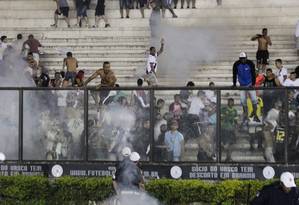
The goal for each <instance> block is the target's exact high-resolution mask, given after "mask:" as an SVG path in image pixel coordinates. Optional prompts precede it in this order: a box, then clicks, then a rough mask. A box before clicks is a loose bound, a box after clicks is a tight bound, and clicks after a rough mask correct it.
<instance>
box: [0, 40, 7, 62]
mask: <svg viewBox="0 0 299 205" xmlns="http://www.w3.org/2000/svg"><path fill="white" fill-rule="evenodd" d="M7 46H8V44H7V36H1V41H0V61H2V60H3V53H4V51H5V49H6V48H7Z"/></svg>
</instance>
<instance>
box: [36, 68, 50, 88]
mask: <svg viewBox="0 0 299 205" xmlns="http://www.w3.org/2000/svg"><path fill="white" fill-rule="evenodd" d="M41 70H42V73H41V75H40V77H39V80H38V87H49V84H50V77H49V74H48V70H47V69H46V68H44V67H42V69H41Z"/></svg>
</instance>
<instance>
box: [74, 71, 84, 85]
mask: <svg viewBox="0 0 299 205" xmlns="http://www.w3.org/2000/svg"><path fill="white" fill-rule="evenodd" d="M75 86H77V87H83V86H84V71H83V70H79V72H78V74H77V75H76V78H75Z"/></svg>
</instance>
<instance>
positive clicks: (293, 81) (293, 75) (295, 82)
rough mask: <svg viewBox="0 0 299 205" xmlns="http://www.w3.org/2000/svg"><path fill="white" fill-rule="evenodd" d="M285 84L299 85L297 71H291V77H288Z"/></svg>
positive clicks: (288, 85)
mask: <svg viewBox="0 0 299 205" xmlns="http://www.w3.org/2000/svg"><path fill="white" fill-rule="evenodd" d="M283 86H285V87H294V86H299V78H298V79H296V73H295V72H291V74H290V78H288V79H286V80H285V81H284V84H283Z"/></svg>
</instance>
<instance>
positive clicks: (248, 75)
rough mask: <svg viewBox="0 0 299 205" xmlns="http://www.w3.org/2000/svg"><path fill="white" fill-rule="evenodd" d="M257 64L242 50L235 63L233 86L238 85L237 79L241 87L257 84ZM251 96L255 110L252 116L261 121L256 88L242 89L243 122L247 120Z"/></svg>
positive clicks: (251, 86) (250, 86)
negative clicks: (258, 113) (248, 97)
mask: <svg viewBox="0 0 299 205" xmlns="http://www.w3.org/2000/svg"><path fill="white" fill-rule="evenodd" d="M255 77H256V75H255V65H254V63H253V62H252V61H251V60H248V59H247V55H246V53H245V52H241V53H240V56H239V60H238V61H236V62H235V63H234V66H233V86H234V87H236V85H237V79H238V81H239V84H240V86H241V87H246V88H253V87H254V85H255ZM248 95H249V96H250V99H251V101H252V105H253V112H252V113H251V115H250V118H253V120H254V121H256V122H260V120H259V118H258V116H257V114H256V110H257V103H258V101H257V97H256V92H255V90H242V91H240V97H241V103H242V106H243V110H244V117H243V124H246V122H247V120H248V119H247V118H248V117H247V116H248V108H247V96H248Z"/></svg>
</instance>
